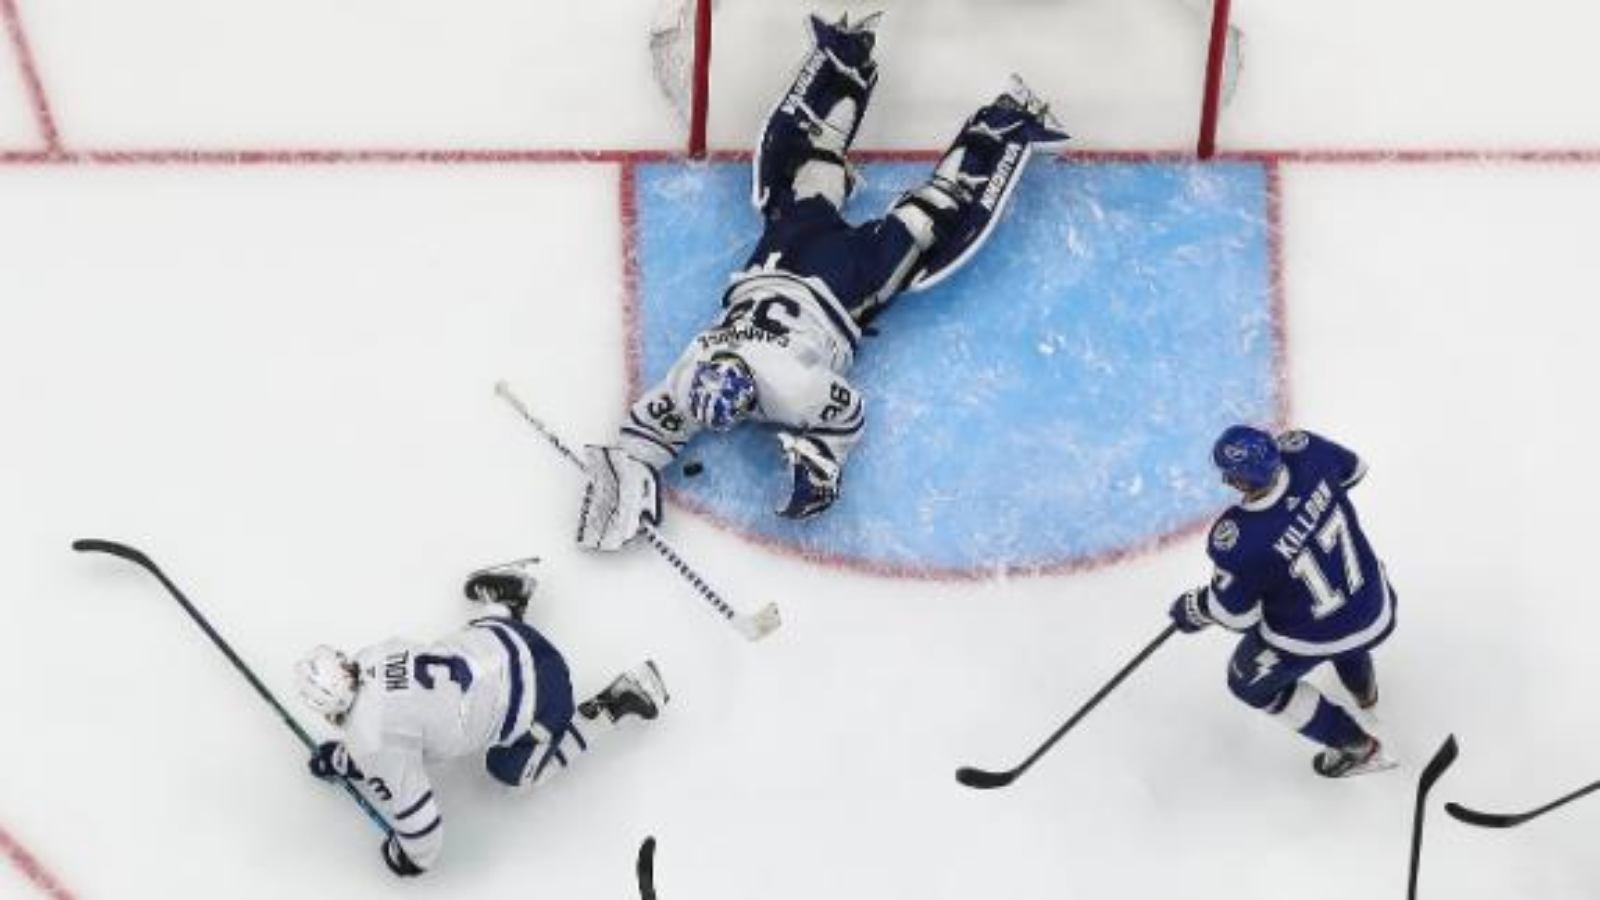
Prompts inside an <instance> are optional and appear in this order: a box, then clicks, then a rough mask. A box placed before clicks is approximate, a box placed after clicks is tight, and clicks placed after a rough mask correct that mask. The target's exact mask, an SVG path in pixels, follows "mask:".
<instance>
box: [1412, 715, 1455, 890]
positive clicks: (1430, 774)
mask: <svg viewBox="0 0 1600 900" xmlns="http://www.w3.org/2000/svg"><path fill="white" fill-rule="evenodd" d="M1458 753H1459V750H1458V749H1457V747H1456V736H1455V735H1453V734H1452V735H1450V736H1449V737H1447V738H1445V740H1444V743H1443V744H1441V745H1440V746H1439V750H1438V752H1436V753H1434V754H1433V759H1430V760H1428V765H1427V766H1425V767H1424V768H1423V770H1422V777H1421V778H1419V779H1417V808H1416V811H1415V812H1414V813H1412V816H1411V879H1410V881H1409V882H1408V883H1407V886H1406V897H1407V898H1408V900H1417V874H1418V872H1419V871H1420V870H1421V868H1422V820H1423V816H1424V815H1425V814H1426V813H1427V811H1428V792H1429V791H1431V790H1433V783H1434V782H1435V781H1438V780H1439V776H1441V775H1443V774H1444V770H1445V769H1448V768H1450V764H1451V763H1453V762H1455V761H1456V756H1457V754H1458Z"/></svg>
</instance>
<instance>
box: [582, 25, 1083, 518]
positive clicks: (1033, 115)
mask: <svg viewBox="0 0 1600 900" xmlns="http://www.w3.org/2000/svg"><path fill="white" fill-rule="evenodd" d="M877 19H878V17H877V16H876V15H873V16H868V17H867V18H866V19H864V20H862V21H860V22H857V23H853V24H852V23H851V22H850V21H849V20H848V16H846V17H844V18H841V19H840V20H839V21H838V22H837V23H828V22H824V21H822V20H821V19H819V18H816V17H812V18H811V20H810V24H811V32H812V37H813V42H814V46H813V48H812V50H811V51H810V52H809V53H808V55H807V56H806V58H805V60H804V62H803V63H802V64H801V67H800V71H799V73H798V74H797V75H796V77H795V80H794V82H793V84H792V85H791V87H790V88H789V90H788V91H787V92H786V93H785V94H784V96H783V98H782V100H781V101H780V102H779V104H778V106H777V108H776V109H774V110H773V112H772V114H771V116H770V117H769V118H768V120H767V123H766V128H765V130H764V131H763V133H762V136H761V141H760V143H759V144H758V146H757V149H756V155H755V159H754V165H753V172H754V185H753V192H752V193H753V197H752V199H753V201H754V203H755V205H756V207H757V208H758V209H759V210H760V211H761V214H762V218H763V220H764V221H765V228H764V230H763V232H762V235H761V239H760V241H759V242H758V243H757V245H756V248H755V251H754V252H753V253H752V254H751V256H750V258H749V261H748V262H747V263H746V267H745V268H744V269H743V270H741V271H739V272H737V273H735V274H734V275H733V277H732V279H731V282H730V285H729V287H728V289H727V292H726V293H725V294H724V295H723V297H722V314H721V316H720V317H719V318H718V320H717V321H716V322H715V323H714V324H713V325H712V326H711V327H710V328H708V329H707V330H705V331H703V332H701V333H700V334H699V335H697V336H696V337H695V338H694V340H693V342H692V343H691V344H690V346H689V347H688V349H686V350H685V351H684V353H683V355H682V356H681V357H680V358H679V359H678V361H677V362H676V363H675V364H674V365H673V367H672V369H671V371H669V372H668V373H667V376H666V378H664V379H663V380H662V381H661V382H660V383H659V384H656V385H655V386H653V387H651V388H650V389H649V390H647V391H646V392H645V393H644V395H643V396H641V397H640V398H639V399H638V401H637V402H635V403H634V404H633V407H632V408H631V409H630V410H629V413H628V416H627V421H626V422H624V423H623V425H622V427H621V430H620V433H619V435H618V436H617V439H616V442H615V443H614V444H612V445H610V446H603V447H602V446H590V447H589V448H587V452H588V470H589V479H590V481H589V485H588V488H587V490H586V492H585V495H584V502H583V509H582V513H581V516H580V518H581V521H580V524H579V529H578V542H579V543H580V544H582V545H583V546H585V547H588V548H590V549H595V550H616V549H619V548H621V547H622V546H624V545H625V544H627V543H628V542H629V541H631V540H633V539H634V538H635V537H637V536H638V534H639V533H640V531H641V528H642V526H643V525H645V524H652V525H653V524H659V522H660V520H661V506H660V498H659V494H658V486H657V475H658V473H659V472H660V470H661V469H662V468H663V467H665V466H666V465H667V464H668V463H669V462H671V461H672V459H673V458H674V457H676V456H677V455H678V453H679V452H680V451H682V450H683V448H684V446H685V444H687V443H688V442H689V440H690V439H691V438H692V437H694V436H695V434H696V433H698V432H699V431H701V430H703V429H709V430H711V431H719V432H720V431H727V430H729V429H731V428H733V427H734V426H736V425H738V424H740V423H741V422H744V421H756V422H764V423H767V424H769V425H771V426H773V427H774V428H775V429H776V431H777V439H778V444H779V448H780V449H781V451H782V456H783V459H784V460H785V462H786V464H787V465H788V467H789V470H790V475H791V478H792V488H791V491H790V495H789V498H788V502H787V503H786V504H785V505H784V506H783V507H782V508H781V509H780V510H779V514H780V515H783V516H787V517H790V518H795V519H804V518H809V517H811V516H814V515H817V514H818V513H820V512H822V511H823V510H825V509H827V508H828V507H829V506H830V505H832V504H833V502H834V501H835V500H836V499H837V498H838V496H839V489H840V476H841V473H842V471H843V467H844V464H845V460H846V458H847V457H848V456H849V454H850V451H851V449H852V448H853V447H854V446H855V445H856V442H857V441H858V440H859V439H860V437H861V431H862V427H863V425H864V424H865V421H866V412H865V407H864V405H863V403H862V398H861V394H860V392H859V391H858V390H857V389H856V387H855V386H854V385H852V384H851V383H850V382H849V380H848V379H847V378H846V374H847V373H848V372H849V370H850V367H851V365H852V364H853V362H854V360H855V353H856V347H857V344H858V343H859V342H860V340H861V336H862V329H863V327H864V326H865V325H866V324H867V323H868V322H869V321H870V320H871V319H872V318H873V317H874V316H875V315H876V314H877V313H879V312H881V311H882V310H883V308H884V307H885V306H886V305H887V304H888V303H889V301H890V300H891V299H892V298H893V297H895V296H896V295H898V294H899V293H901V292H903V291H907V290H912V291H914V290H920V289H923V288H928V287H931V286H933V285H934V284H936V283H938V282H939V281H941V280H942V279H944V278H945V277H947V276H949V275H950V274H951V273H952V272H954V271H955V270H956V269H957V268H958V267H959V266H960V265H961V264H962V263H964V262H965V261H966V260H967V259H968V258H969V257H970V256H971V254H972V253H973V252H974V251H976V250H977V249H978V247H979V245H981V244H982V243H983V241H984V239H985V238H986V237H987V236H988V234H989V232H990V230H991V229H992V228H993V227H994V225H995V223H996V222H997V221H998V219H999V216H1000V213H1001V212H1002V210H1003V209H1004V207H1005V204H1006V201H1007V200H1008V198H1009V197H1010V194H1011V191H1012V189H1013V188H1014V187H1015V186H1016V184H1017V182H1018V181H1019V180H1020V179H1021V176H1022V171H1023V168H1024V167H1025V166H1026V164H1027V161H1028V158H1029V156H1030V154H1031V153H1032V151H1033V150H1035V149H1037V148H1042V147H1056V146H1059V145H1060V144H1062V143H1064V142H1065V141H1066V139H1067V135H1066V133H1065V132H1064V131H1062V130H1061V129H1060V127H1059V126H1058V125H1057V124H1056V122H1055V121H1054V119H1053V118H1052V117H1051V116H1050V114H1049V111H1048V109H1047V107H1046V106H1045V104H1044V103H1043V102H1041V101H1040V100H1039V99H1038V98H1037V97H1035V96H1034V95H1033V94H1032V92H1030V91H1029V90H1028V89H1027V87H1026V86H1025V85H1023V84H1022V82H1021V81H1020V80H1016V79H1014V80H1013V83H1012V85H1011V86H1010V88H1009V89H1008V90H1007V91H1006V92H1005V93H1003V94H1001V95H1000V96H999V97H998V98H996V99H995V100H994V101H993V102H991V103H989V104H988V105H986V106H984V107H983V108H981V109H979V110H978V111H977V112H976V113H974V114H973V115H972V117H971V118H969V119H968V120H967V122H966V123H965V125H964V126H963V127H962V130H961V133H960V134H959V135H957V137H956V139H955V141H954V143H953V144H952V145H951V147H950V149H949V150H948V151H947V152H946V153H945V155H944V157H943V158H942V159H941V161H940V162H939V164H938V166H937V167H936V168H935V170H934V173H933V175H932V177H931V178H930V179H929V181H928V182H927V183H925V184H923V185H922V186H920V187H918V188H915V189H914V190H912V191H910V192H909V193H907V194H905V195H904V196H902V197H901V198H900V199H899V200H897V201H896V202H895V204H894V205H893V207H892V208H891V209H890V210H889V213H888V215H886V216H884V217H882V218H881V219H875V220H872V221H869V222H866V223H863V224H860V225H851V224H849V223H848V222H846V221H845V219H844V217H843V215H842V209H843V206H844V203H845V200H846V198H847V197H848V196H849V194H850V192H851V189H852V187H853V186H854V172H853V171H852V169H851V167H850V164H849V162H848V161H847V159H846V154H847V152H848V151H849V149H850V145H851V143H852V141H853V140H854V139H855V136H856V131H857V129H858V128H859V127H860V125H861V118H862V115H863V114H864V113H865V112H866V108H867V102H868V100H869V99H870V98H871V96H872V91H873V88H874V87H875V86H876V84H877V80H878V69H877V63H876V62H875V61H874V60H873V59H872V50H873V47H874V44H875V40H876V36H875V33H874V31H873V29H874V27H875V26H876V24H877Z"/></svg>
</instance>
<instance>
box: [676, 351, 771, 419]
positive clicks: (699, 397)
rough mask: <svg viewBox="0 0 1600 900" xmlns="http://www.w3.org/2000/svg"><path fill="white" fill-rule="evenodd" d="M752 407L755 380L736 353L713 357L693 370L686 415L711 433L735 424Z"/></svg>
mask: <svg viewBox="0 0 1600 900" xmlns="http://www.w3.org/2000/svg"><path fill="white" fill-rule="evenodd" d="M755 405H756V379H755V376H754V375H752V374H750V365H749V364H748V363H746V362H745V361H744V360H743V359H742V358H740V357H739V355H738V354H736V353H728V352H722V353H714V354H712V355H711V358H710V359H705V360H701V361H700V362H699V363H698V364H696V365H695V367H694V380H693V381H692V382H690V384H689V414H690V415H692V416H694V417H695V419H696V420H698V421H699V422H700V424H701V425H704V426H705V427H707V428H709V429H711V430H712V431H727V430H728V429H730V428H732V427H733V426H735V425H737V424H739V422H740V421H741V420H742V419H744V417H745V416H747V415H749V413H750V410H752V409H754V408H755Z"/></svg>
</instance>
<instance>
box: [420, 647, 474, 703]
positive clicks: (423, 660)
mask: <svg viewBox="0 0 1600 900" xmlns="http://www.w3.org/2000/svg"><path fill="white" fill-rule="evenodd" d="M436 668H443V669H444V670H445V673H446V675H447V676H448V677H449V680H451V681H453V682H455V683H456V684H458V685H460V686H461V690H462V692H463V693H465V692H466V690H467V688H470V687H472V667H471V666H468V665H467V661H466V660H464V659H462V658H461V657H459V656H436V655H434V654H432V653H419V654H417V657H416V659H415V660H413V661H412V663H411V677H412V678H414V679H416V682H417V684H419V685H421V686H422V687H424V688H426V689H427V690H430V691H431V690H433V686H434V684H435V683H436V682H435V680H434V679H435V678H437V677H438V676H437V675H436V674H435V672H434V671H433V670H434V669H436Z"/></svg>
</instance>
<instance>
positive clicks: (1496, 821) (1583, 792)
mask: <svg viewBox="0 0 1600 900" xmlns="http://www.w3.org/2000/svg"><path fill="white" fill-rule="evenodd" d="M1595 791H1600V781H1596V782H1595V783H1594V784H1591V785H1588V786H1586V787H1581V788H1578V789H1577V790H1575V791H1573V792H1572V793H1570V794H1567V795H1566V796H1563V797H1557V798H1556V799H1554V800H1551V801H1550V802H1549V803H1546V804H1545V805H1543V806H1541V807H1539V808H1538V809H1531V810H1528V811H1527V812H1525V813H1486V812H1479V811H1477V810H1475V809H1468V808H1466V807H1465V806H1462V805H1461V804H1459V803H1446V804H1445V805H1444V811H1445V812H1447V813H1449V814H1450V815H1452V816H1454V817H1455V819H1456V820H1457V821H1459V822H1465V823H1467V824H1468V825H1477V826H1479V827H1481V828H1511V827H1512V826H1515V825H1521V824H1522V823H1523V822H1526V821H1528V820H1529V819H1537V818H1539V817H1540V816H1542V815H1544V814H1545V813H1547V812H1550V811H1551V810H1553V809H1560V808H1561V807H1563V806H1566V805H1567V804H1568V803H1571V802H1572V801H1574V800H1577V799H1579V798H1580V797H1587V796H1588V795H1590V794H1592V793H1594V792H1595Z"/></svg>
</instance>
